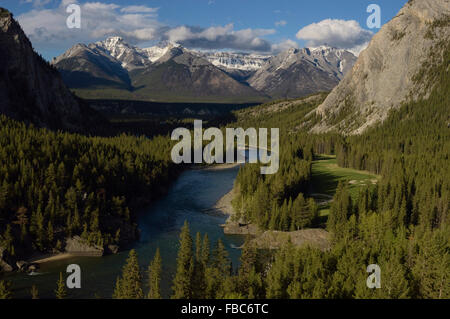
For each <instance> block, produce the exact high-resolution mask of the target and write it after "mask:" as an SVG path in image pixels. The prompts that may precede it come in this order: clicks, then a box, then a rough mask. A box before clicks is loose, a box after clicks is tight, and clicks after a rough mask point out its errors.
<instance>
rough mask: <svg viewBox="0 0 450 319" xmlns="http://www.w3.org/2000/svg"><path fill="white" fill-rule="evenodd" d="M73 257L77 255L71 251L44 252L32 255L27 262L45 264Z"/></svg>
mask: <svg viewBox="0 0 450 319" xmlns="http://www.w3.org/2000/svg"><path fill="white" fill-rule="evenodd" d="M72 257H75V255H73V254H70V253H60V254H43V255H38V256H34V257H31V258H30V259H28V260H27V262H29V263H35V264H44V263H48V262H52V261H57V260H63V259H68V258H72Z"/></svg>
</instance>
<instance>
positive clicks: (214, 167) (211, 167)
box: [191, 163, 243, 171]
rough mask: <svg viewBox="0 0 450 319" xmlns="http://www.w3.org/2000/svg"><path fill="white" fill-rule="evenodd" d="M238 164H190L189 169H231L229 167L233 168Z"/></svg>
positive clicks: (238, 164)
mask: <svg viewBox="0 0 450 319" xmlns="http://www.w3.org/2000/svg"><path fill="white" fill-rule="evenodd" d="M240 165H243V164H240V163H232V164H226V163H225V164H215V165H209V166H196V165H192V167H191V169H194V170H195V169H198V170H205V171H220V170H224V169H231V168H235V167H238V166H240Z"/></svg>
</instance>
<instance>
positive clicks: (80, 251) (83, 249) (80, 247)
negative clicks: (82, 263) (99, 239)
mask: <svg viewBox="0 0 450 319" xmlns="http://www.w3.org/2000/svg"><path fill="white" fill-rule="evenodd" d="M66 252H67V253H69V254H71V255H76V256H93V257H101V256H103V254H104V249H103V247H100V246H97V245H91V244H89V243H87V242H86V241H85V240H84V239H82V238H81V237H80V236H74V237H72V238H69V239H67V242H66Z"/></svg>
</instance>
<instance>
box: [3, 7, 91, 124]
mask: <svg viewBox="0 0 450 319" xmlns="http://www.w3.org/2000/svg"><path fill="white" fill-rule="evenodd" d="M0 61H1V64H2V66H1V68H0V113H3V114H6V115H7V116H9V117H12V118H15V119H18V120H24V121H27V122H32V123H34V124H35V125H37V126H43V127H49V128H58V129H67V130H72V131H83V130H84V129H86V128H88V127H89V126H90V119H91V118H95V117H96V116H97V114H96V113H95V112H94V111H92V110H91V109H90V108H89V107H87V106H85V105H83V104H82V102H80V101H78V100H77V99H76V98H75V97H74V96H73V95H72V93H71V92H70V91H69V89H68V88H67V87H66V86H65V84H64V82H63V81H62V79H61V76H60V74H59V72H58V71H57V70H56V69H54V68H52V67H51V66H50V65H49V64H48V63H47V62H46V61H45V60H44V59H42V58H41V57H40V56H38V55H37V54H36V53H35V52H34V51H33V48H32V45H31V43H30V41H29V40H28V39H27V37H26V36H25V34H24V32H23V31H22V29H21V27H20V26H19V24H18V23H17V22H16V21H15V20H14V19H13V17H12V14H11V13H9V12H8V11H7V10H5V9H1V8H0Z"/></svg>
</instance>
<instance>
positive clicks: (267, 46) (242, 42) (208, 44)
mask: <svg viewBox="0 0 450 319" xmlns="http://www.w3.org/2000/svg"><path fill="white" fill-rule="evenodd" d="M274 33H275V30H273V29H243V30H234V25H233V24H228V25H225V26H217V27H210V28H200V27H192V26H179V27H176V28H173V29H170V30H168V31H166V32H165V34H164V35H163V39H164V40H169V41H172V42H177V43H180V44H181V45H183V46H186V47H190V48H198V49H236V50H248V51H262V52H268V51H270V50H271V43H270V42H269V41H267V40H265V39H262V38H261V37H263V36H266V35H270V34H274Z"/></svg>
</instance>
